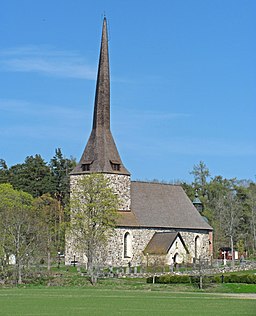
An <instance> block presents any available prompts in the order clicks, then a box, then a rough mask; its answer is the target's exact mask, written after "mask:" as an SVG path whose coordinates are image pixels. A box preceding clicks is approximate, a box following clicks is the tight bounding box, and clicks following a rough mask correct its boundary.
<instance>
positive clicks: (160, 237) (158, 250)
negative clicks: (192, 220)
mask: <svg viewBox="0 0 256 316" xmlns="http://www.w3.org/2000/svg"><path fill="white" fill-rule="evenodd" d="M177 237H179V238H180V240H181V242H182V243H183V245H184V247H185V244H184V241H183V239H182V237H181V235H180V233H177V232H173V233H169V232H168V233H167V232H166V233H155V234H154V236H153V237H152V238H151V240H150V241H149V243H148V244H147V246H146V248H145V250H144V251H143V252H144V254H147V253H148V254H151V255H165V254H167V253H168V251H169V249H170V248H171V246H172V244H173V243H174V241H175V240H176V238H177Z"/></svg>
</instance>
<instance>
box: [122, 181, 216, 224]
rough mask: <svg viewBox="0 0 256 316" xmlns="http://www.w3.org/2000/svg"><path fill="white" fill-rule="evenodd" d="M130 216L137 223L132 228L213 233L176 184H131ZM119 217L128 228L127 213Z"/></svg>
mask: <svg viewBox="0 0 256 316" xmlns="http://www.w3.org/2000/svg"><path fill="white" fill-rule="evenodd" d="M130 213H131V214H132V215H130V216H133V217H134V218H135V219H136V222H137V225H134V226H139V227H151V228H174V229H203V230H212V227H211V226H210V225H209V224H208V223H206V222H205V220H204V219H203V218H202V216H201V215H200V214H199V212H198V211H197V209H196V208H195V207H194V205H193V204H192V202H191V201H190V199H189V198H188V197H187V195H186V193H185V192H184V190H183V189H182V187H181V186H178V185H169V184H162V183H149V182H137V181H135V182H132V183H131V212H130ZM120 214H121V216H123V217H124V218H123V221H122V226H130V224H129V222H128V221H126V219H125V218H126V217H128V216H127V214H125V212H120ZM122 214H123V215H122ZM136 222H135V221H134V223H136ZM132 226H133V225H132Z"/></svg>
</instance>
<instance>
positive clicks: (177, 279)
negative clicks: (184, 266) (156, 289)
mask: <svg viewBox="0 0 256 316" xmlns="http://www.w3.org/2000/svg"><path fill="white" fill-rule="evenodd" d="M147 283H153V277H149V278H147ZM155 283H162V284H178V283H190V277H189V276H188V275H171V274H165V275H161V276H159V277H157V276H156V277H155Z"/></svg>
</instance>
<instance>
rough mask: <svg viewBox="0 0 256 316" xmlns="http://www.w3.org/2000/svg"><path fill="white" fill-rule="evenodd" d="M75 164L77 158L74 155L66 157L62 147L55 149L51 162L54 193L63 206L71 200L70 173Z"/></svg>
mask: <svg viewBox="0 0 256 316" xmlns="http://www.w3.org/2000/svg"><path fill="white" fill-rule="evenodd" d="M75 165H76V161H75V159H74V158H72V157H71V158H70V159H68V158H65V157H64V156H63V154H62V152H61V149H60V148H58V149H56V150H55V156H54V157H53V158H52V159H51V161H50V164H49V166H50V169H51V175H52V181H53V192H52V195H53V196H55V197H56V198H57V200H58V201H59V202H60V204H61V206H62V207H65V206H66V205H68V202H69V193H70V183H69V173H70V172H71V171H72V169H73V168H74V167H75Z"/></svg>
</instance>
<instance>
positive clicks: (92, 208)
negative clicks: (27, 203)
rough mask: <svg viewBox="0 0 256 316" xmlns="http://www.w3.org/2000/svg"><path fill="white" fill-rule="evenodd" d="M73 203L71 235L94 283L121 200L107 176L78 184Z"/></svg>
mask: <svg viewBox="0 0 256 316" xmlns="http://www.w3.org/2000/svg"><path fill="white" fill-rule="evenodd" d="M70 202H71V232H72V235H73V236H75V241H76V246H77V249H79V250H80V251H81V253H84V254H85V255H86V257H87V260H88V262H87V268H88V271H89V273H90V274H91V280H92V282H94V281H95V275H94V273H93V269H94V267H95V266H97V264H98V262H97V259H98V258H99V257H100V256H101V255H102V254H101V252H102V250H103V249H104V247H105V246H106V243H107V239H108V236H109V234H110V233H111V231H112V229H113V228H114V226H115V224H116V219H117V208H118V198H117V196H116V194H114V192H113V189H112V188H111V187H110V185H109V181H108V179H106V178H105V177H104V175H102V174H91V175H87V176H84V177H82V178H79V179H78V180H77V182H76V185H75V186H74V188H73V190H72V192H71V201H70Z"/></svg>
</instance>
